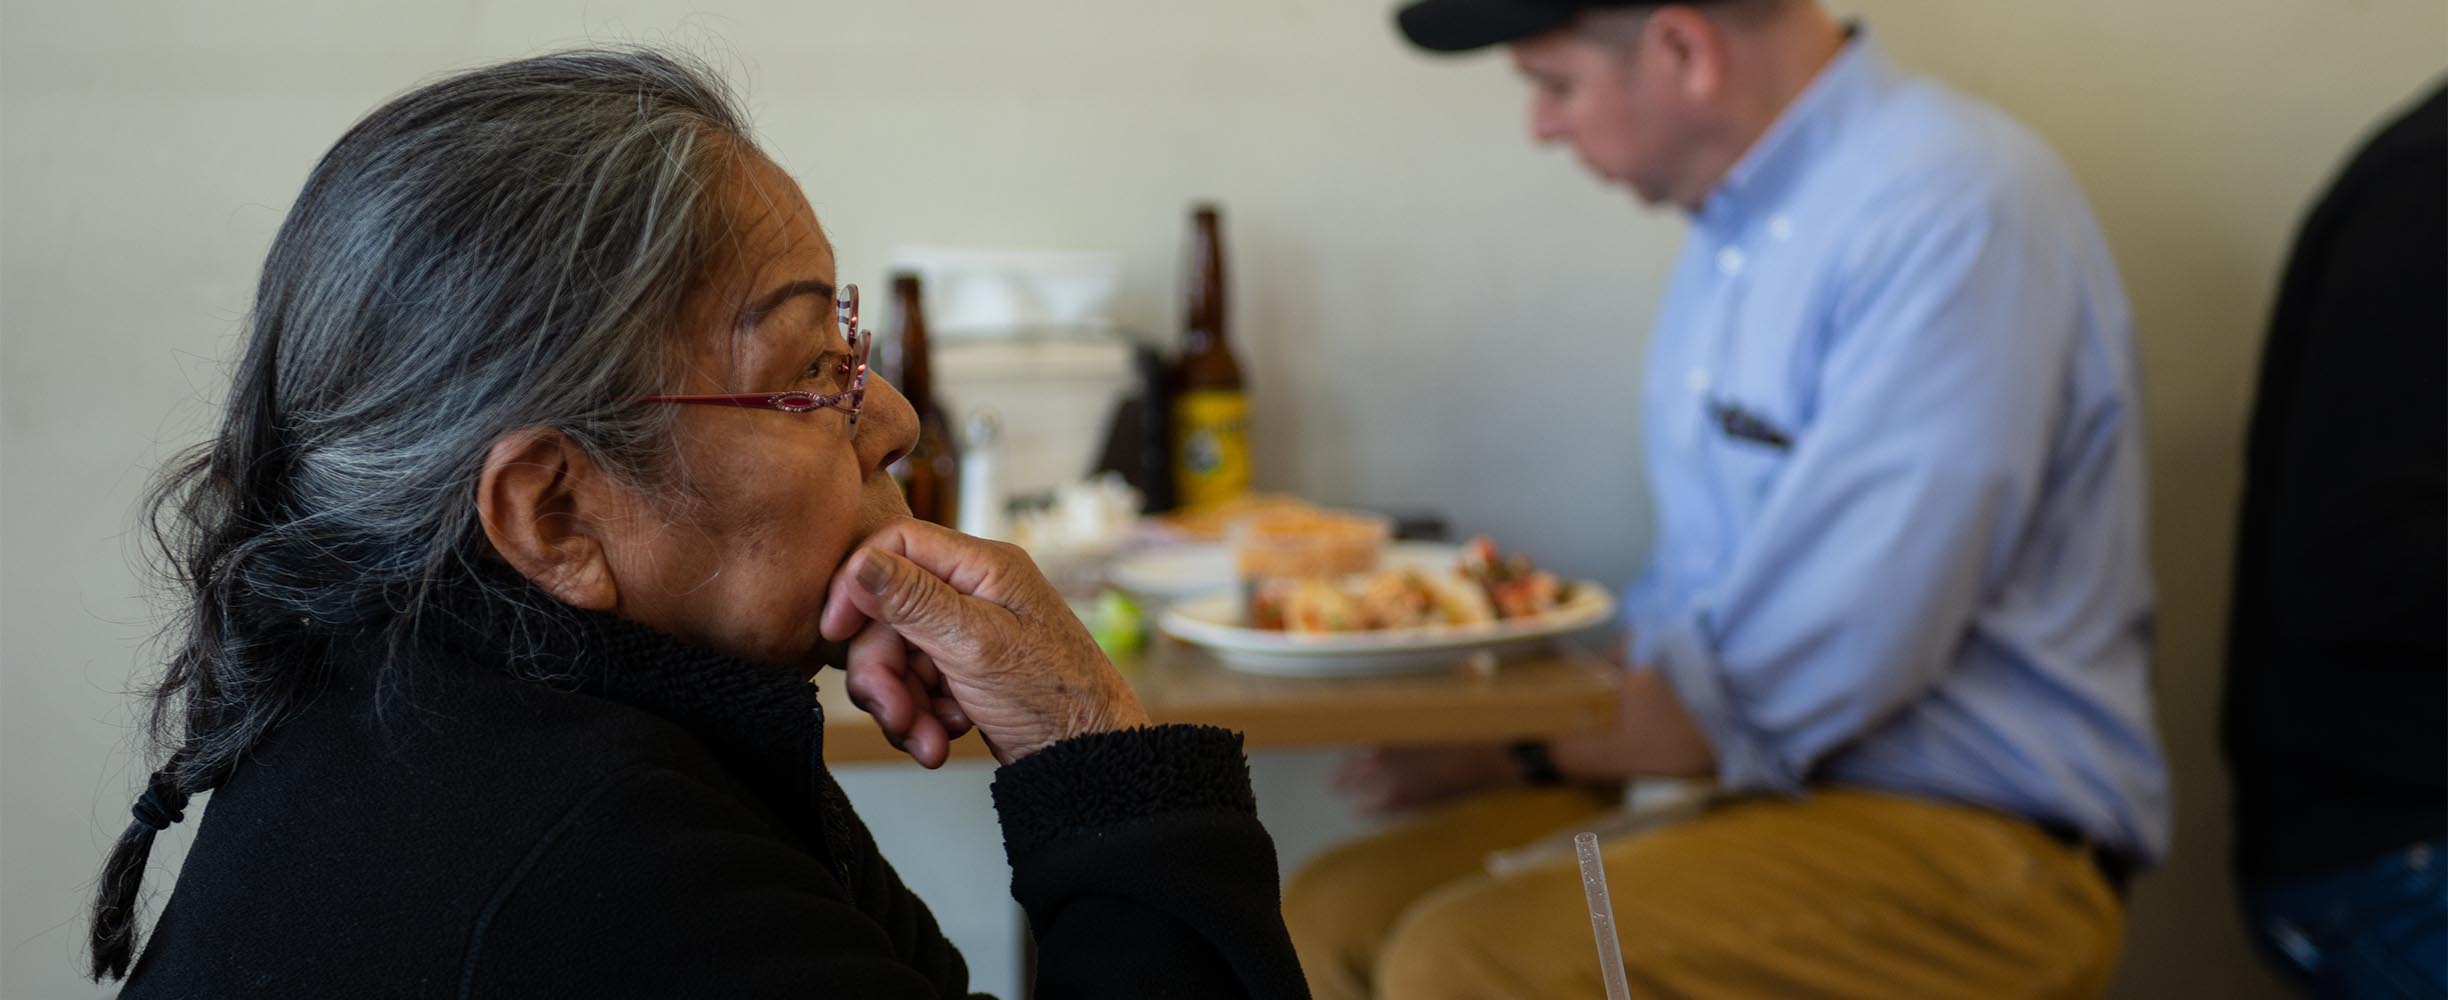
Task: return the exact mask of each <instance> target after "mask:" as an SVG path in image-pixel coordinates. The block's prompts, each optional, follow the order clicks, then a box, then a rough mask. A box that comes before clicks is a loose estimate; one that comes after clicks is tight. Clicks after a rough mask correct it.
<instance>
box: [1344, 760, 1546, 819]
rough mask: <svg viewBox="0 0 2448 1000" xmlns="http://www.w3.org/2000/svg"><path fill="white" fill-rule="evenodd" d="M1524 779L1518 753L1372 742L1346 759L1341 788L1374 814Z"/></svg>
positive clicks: (1409, 808) (1409, 809)
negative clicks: (1518, 766)
mask: <svg viewBox="0 0 2448 1000" xmlns="http://www.w3.org/2000/svg"><path fill="white" fill-rule="evenodd" d="M1520 783H1521V775H1520V773H1519V772H1518V771H1516V770H1515V769H1514V767H1513V758H1512V756H1511V755H1509V754H1507V753H1506V752H1505V748H1504V747H1502V746H1499V745H1496V744H1488V745H1484V746H1478V745H1470V746H1425V747H1369V748H1367V749H1364V750H1358V751H1355V752H1353V753H1352V755H1351V756H1349V757H1347V758H1344V760H1343V765H1342V766H1341V767H1339V768H1337V769H1336V770H1335V776H1334V785H1335V788H1336V789H1337V790H1339V791H1341V792H1343V793H1344V794H1345V795H1348V796H1350V797H1351V799H1352V804H1353V805H1354V806H1356V807H1357V808H1358V809H1359V810H1360V811H1361V812H1362V813H1365V814H1367V815H1370V816H1395V815H1401V814H1403V813H1408V812H1414V811H1417V810H1420V809H1425V808H1427V807H1429V806H1433V805H1437V804H1439V803H1442V802H1447V801H1450V800H1452V799H1457V798H1461V797H1462V796H1465V795H1471V794H1474V793H1477V792H1484V791H1487V790H1489V789H1493V788H1502V787H1505V786H1508V785H1516V784H1520Z"/></svg>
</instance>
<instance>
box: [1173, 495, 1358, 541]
mask: <svg viewBox="0 0 2448 1000" xmlns="http://www.w3.org/2000/svg"><path fill="white" fill-rule="evenodd" d="M1324 511H1325V508H1322V507H1319V506H1318V505H1316V504H1313V503H1310V502H1309V501H1306V500H1303V499H1301V498H1299V497H1294V496H1286V495H1284V494H1281V493H1245V494H1242V495H1240V496H1237V497H1234V498H1232V499H1230V500H1226V501H1223V502H1222V503H1211V504H1204V505H1201V506H1197V507H1186V508H1183V509H1181V510H1177V511H1172V512H1170V513H1166V514H1163V515H1159V516H1158V517H1157V518H1156V519H1155V521H1156V524H1157V526H1158V527H1159V528H1160V529H1161V530H1162V531H1163V532H1164V533H1166V534H1168V535H1171V536H1174V537H1178V538H1180V539H1183V540H1187V541H1198V542H1220V541H1223V540H1224V535H1225V533H1226V532H1228V531H1230V530H1232V526H1233V524H1234V523H1235V522H1238V521H1241V520H1243V519H1245V518H1249V517H1253V516H1256V515H1261V514H1276V513H1310V514H1316V513H1324Z"/></svg>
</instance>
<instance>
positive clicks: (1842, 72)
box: [1696, 25, 1895, 229]
mask: <svg viewBox="0 0 2448 1000" xmlns="http://www.w3.org/2000/svg"><path fill="white" fill-rule="evenodd" d="M1846 36H1847V37H1846V39H1845V43H1844V47H1843V48H1840V49H1838V50H1837V51H1836V56H1835V58H1833V59H1830V60H1829V61H1828V64H1827V65H1826V66H1824V67H1821V68H1820V70H1819V75H1818V76H1816V77H1813V78H1812V79H1811V82H1810V85H1809V86H1807V87H1804V88H1802V93H1800V94H1799V95H1796V96H1795V98H1794V99H1793V102H1792V103H1790V104H1787V105H1786V106H1785V110H1784V111H1782V112H1780V113H1779V114H1778V115H1777V119H1776V121H1775V122H1774V123H1773V124H1771V125H1769V126H1768V130H1767V131H1766V132H1762V133H1760V137H1759V138H1758V139H1757V140H1754V141H1753V142H1752V143H1751V148H1749V149H1747V150H1744V151H1743V155H1742V157H1741V158H1740V159H1738V160H1736V161H1735V162H1734V166H1733V168H1732V169H1729V170H1727V171H1726V174H1725V177H1724V178H1723V179H1721V180H1719V181H1718V182H1717V186H1716V188H1715V189H1713V190H1711V191H1710V192H1709V196H1708V200H1707V201H1705V202H1703V203H1702V204H1701V206H1700V212H1699V214H1698V215H1697V216H1696V221H1697V222H1698V223H1699V224H1700V225H1702V226H1706V227H1709V228H1712V229H1721V228H1739V227H1740V225H1741V224H1742V223H1743V222H1744V221H1745V220H1748V219H1750V218H1752V217H1754V216H1756V215H1757V214H1758V213H1760V212H1762V211H1766V210H1771V209H1773V208H1775V207H1776V206H1777V205H1778V204H1779V203H1780V202H1782V201H1783V199H1784V198H1785V196H1786V195H1787V194H1788V193H1790V192H1791V191H1792V189H1793V187H1794V185H1795V184H1796V183H1797V182H1799V181H1800V179H1801V178H1802V177H1803V175H1805V174H1807V173H1808V172H1809V170H1810V166H1811V164H1812V163H1813V162H1815V161H1816V160H1817V159H1819V157H1820V156H1821V155H1822V154H1823V153H1824V152H1825V151H1826V150H1827V149H1828V148H1829V147H1830V146H1832V145H1834V144H1835V143H1836V142H1837V141H1838V139H1839V138H1840V137H1841V136H1843V135H1844V134H1845V133H1846V132H1847V131H1848V130H1849V128H1850V127H1851V126H1852V125H1853V124H1854V123H1856V122H1858V121H1859V120H1860V119H1861V118H1862V117H1863V116H1864V115H1867V114H1868V113H1869V112H1870V111H1871V109H1872V108H1873V107H1874V106H1875V104H1876V102H1877V99H1878V97H1879V96H1880V94H1881V93H1882V92H1884V91H1885V90H1886V89H1887V87H1888V85H1889V84H1890V83H1891V82H1892V81H1893V80H1894V78H1895V67H1894V66H1893V64H1891V63H1889V62H1888V61H1887V56H1886V53H1885V52H1883V51H1881V50H1880V48H1879V46H1878V43H1877V42H1875V41H1873V40H1872V39H1871V38H1870V35H1869V33H1868V32H1867V31H1865V30H1863V29H1862V28H1861V27H1860V26H1859V25H1848V26H1847V27H1846Z"/></svg>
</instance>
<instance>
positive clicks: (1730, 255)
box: [1717, 247, 1743, 278]
mask: <svg viewBox="0 0 2448 1000" xmlns="http://www.w3.org/2000/svg"><path fill="white" fill-rule="evenodd" d="M1742 271H1743V252H1742V251H1741V250H1740V249H1738V248H1735V247H1727V248H1725V249H1723V250H1719V251H1717V272H1718V273H1719V274H1723V275H1725V276H1726V277H1729V278H1731V277H1733V276H1735V275H1738V274H1741V273H1742Z"/></svg>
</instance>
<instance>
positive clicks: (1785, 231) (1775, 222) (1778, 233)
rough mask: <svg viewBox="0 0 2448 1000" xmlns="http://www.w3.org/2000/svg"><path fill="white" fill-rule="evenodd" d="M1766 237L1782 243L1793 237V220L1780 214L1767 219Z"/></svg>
mask: <svg viewBox="0 0 2448 1000" xmlns="http://www.w3.org/2000/svg"><path fill="white" fill-rule="evenodd" d="M1768 238H1769V239H1772V240H1775V241H1777V242H1779V243H1783V242H1785V241H1786V240H1790V239H1793V220H1792V219H1788V218H1786V217H1784V216H1782V215H1779V216H1775V217H1773V218H1770V219H1769V220H1768Z"/></svg>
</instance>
